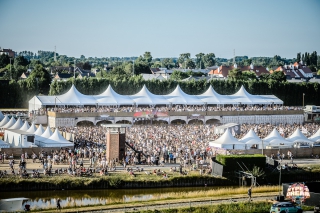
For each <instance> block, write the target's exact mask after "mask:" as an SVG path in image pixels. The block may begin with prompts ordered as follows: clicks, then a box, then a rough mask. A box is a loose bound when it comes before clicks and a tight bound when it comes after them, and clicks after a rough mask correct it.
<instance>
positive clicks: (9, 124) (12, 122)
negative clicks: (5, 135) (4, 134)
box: [1, 116, 16, 129]
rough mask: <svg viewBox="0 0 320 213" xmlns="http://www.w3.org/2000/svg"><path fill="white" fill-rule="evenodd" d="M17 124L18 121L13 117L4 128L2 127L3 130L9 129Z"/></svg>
mask: <svg viewBox="0 0 320 213" xmlns="http://www.w3.org/2000/svg"><path fill="white" fill-rule="evenodd" d="M15 123H16V119H14V117H13V116H12V117H11V119H10V121H9V122H8V123H6V124H5V125H4V126H2V127H1V128H4V129H8V128H10V127H12V126H13V125H14V124H15Z"/></svg>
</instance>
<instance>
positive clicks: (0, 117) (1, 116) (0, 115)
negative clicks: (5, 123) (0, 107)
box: [0, 111, 4, 121]
mask: <svg viewBox="0 0 320 213" xmlns="http://www.w3.org/2000/svg"><path fill="white" fill-rule="evenodd" d="M3 118H4V115H3V114H2V112H1V111H0V121H1V120H2V119H3Z"/></svg>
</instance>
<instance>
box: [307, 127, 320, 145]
mask: <svg viewBox="0 0 320 213" xmlns="http://www.w3.org/2000/svg"><path fill="white" fill-rule="evenodd" d="M309 140H312V141H314V142H320V129H318V131H317V132H316V133H314V134H313V135H312V136H311V137H310V138H309Z"/></svg>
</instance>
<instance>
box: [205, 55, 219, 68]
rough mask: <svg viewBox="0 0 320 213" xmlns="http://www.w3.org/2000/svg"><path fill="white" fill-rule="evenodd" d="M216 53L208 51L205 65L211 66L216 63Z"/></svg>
mask: <svg viewBox="0 0 320 213" xmlns="http://www.w3.org/2000/svg"><path fill="white" fill-rule="evenodd" d="M215 57H216V56H215V54H214V53H208V54H206V55H205V56H204V65H205V67H211V66H214V65H215V64H216V61H215Z"/></svg>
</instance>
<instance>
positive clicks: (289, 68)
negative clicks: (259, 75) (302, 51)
mask: <svg viewBox="0 0 320 213" xmlns="http://www.w3.org/2000/svg"><path fill="white" fill-rule="evenodd" d="M274 71H281V72H283V73H284V74H285V75H286V76H287V77H289V78H298V79H301V78H313V74H312V71H311V70H310V68H309V67H307V66H306V65H305V64H303V62H302V61H300V62H295V63H294V64H290V65H284V66H280V67H278V68H277V69H275V70H274Z"/></svg>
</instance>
